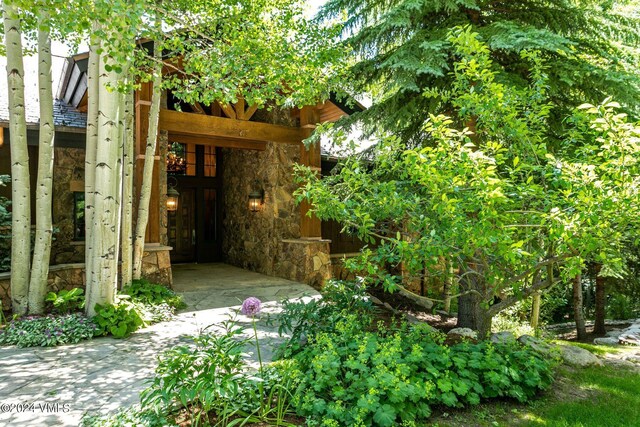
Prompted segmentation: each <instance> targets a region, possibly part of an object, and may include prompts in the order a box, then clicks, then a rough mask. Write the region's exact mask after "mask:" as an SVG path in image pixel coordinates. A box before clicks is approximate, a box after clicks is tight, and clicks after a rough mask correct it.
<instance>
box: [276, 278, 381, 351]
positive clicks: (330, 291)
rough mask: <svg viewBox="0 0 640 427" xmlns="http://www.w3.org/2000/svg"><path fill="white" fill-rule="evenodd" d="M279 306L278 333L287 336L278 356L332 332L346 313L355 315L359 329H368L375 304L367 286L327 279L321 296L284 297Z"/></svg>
mask: <svg viewBox="0 0 640 427" xmlns="http://www.w3.org/2000/svg"><path fill="white" fill-rule="evenodd" d="M282 305H283V309H282V313H281V314H280V315H279V316H278V317H277V321H278V323H279V326H278V332H279V334H280V335H284V334H287V335H288V336H289V338H288V340H287V342H285V343H284V344H283V345H282V346H281V347H280V348H279V349H278V351H277V356H278V357H279V358H284V357H290V356H291V355H293V354H295V353H297V352H298V351H300V349H301V348H302V345H303V343H304V341H305V340H306V339H308V338H310V337H313V336H315V335H316V334H318V333H320V332H323V331H331V330H332V329H333V327H334V325H335V323H336V322H337V321H339V320H340V319H344V318H345V316H346V315H348V314H355V315H356V316H354V317H353V321H354V322H355V325H356V327H358V328H362V329H365V328H368V327H369V326H370V325H371V323H372V322H373V314H374V306H373V304H372V303H371V301H370V300H369V295H368V294H367V292H366V287H365V286H363V285H361V284H360V283H357V282H354V281H342V280H330V281H328V282H327V283H326V284H325V286H324V288H323V292H322V299H311V300H309V301H290V300H284V301H283V303H282Z"/></svg>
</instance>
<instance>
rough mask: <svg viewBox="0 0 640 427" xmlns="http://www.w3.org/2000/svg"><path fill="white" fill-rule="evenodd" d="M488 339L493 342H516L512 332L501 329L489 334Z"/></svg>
mask: <svg viewBox="0 0 640 427" xmlns="http://www.w3.org/2000/svg"><path fill="white" fill-rule="evenodd" d="M489 341H491V342H492V343H495V344H513V343H515V342H516V337H515V335H513V333H512V332H509V331H502V332H496V333H495V334H491V337H489Z"/></svg>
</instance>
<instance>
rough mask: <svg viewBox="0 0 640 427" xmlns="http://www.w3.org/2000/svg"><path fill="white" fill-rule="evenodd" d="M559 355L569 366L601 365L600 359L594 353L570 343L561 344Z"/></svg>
mask: <svg viewBox="0 0 640 427" xmlns="http://www.w3.org/2000/svg"><path fill="white" fill-rule="evenodd" d="M560 351H561V353H560V355H561V356H562V360H563V361H564V363H565V364H567V365H571V366H579V367H585V366H602V365H603V363H602V360H600V359H599V358H598V357H597V356H596V355H595V354H593V353H591V352H590V351H588V350H585V349H583V348H580V347H575V346H572V345H561V346H560Z"/></svg>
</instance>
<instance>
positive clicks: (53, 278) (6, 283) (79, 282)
mask: <svg viewBox="0 0 640 427" xmlns="http://www.w3.org/2000/svg"><path fill="white" fill-rule="evenodd" d="M73 288H82V289H84V288H85V285H84V264H66V265H53V266H51V268H50V269H49V279H48V282H47V292H59V291H61V290H62V289H66V290H69V289H73ZM0 299H1V300H2V309H3V310H9V309H11V273H0Z"/></svg>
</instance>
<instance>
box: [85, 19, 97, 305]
mask: <svg viewBox="0 0 640 427" xmlns="http://www.w3.org/2000/svg"><path fill="white" fill-rule="evenodd" d="M95 29H96V26H95V25H94V30H95ZM99 47H100V43H99V41H96V40H95V38H93V39H92V42H91V46H90V47H89V64H88V69H87V97H88V105H87V143H86V149H85V160H84V221H85V234H84V236H85V238H84V245H85V246H84V248H85V249H84V250H85V264H84V265H85V284H86V291H85V300H86V301H89V300H90V299H91V292H92V291H93V281H94V280H95V276H94V274H93V273H94V272H93V269H92V268H91V266H92V265H91V263H92V260H93V255H94V254H93V242H94V239H93V234H92V232H93V213H94V199H95V197H94V196H95V174H96V151H97V149H98V101H99V100H98V96H99V87H100V79H99V67H100V55H99V54H98V52H97V51H98V49H99ZM92 309H93V308H92ZM87 310H88V307H87Z"/></svg>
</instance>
